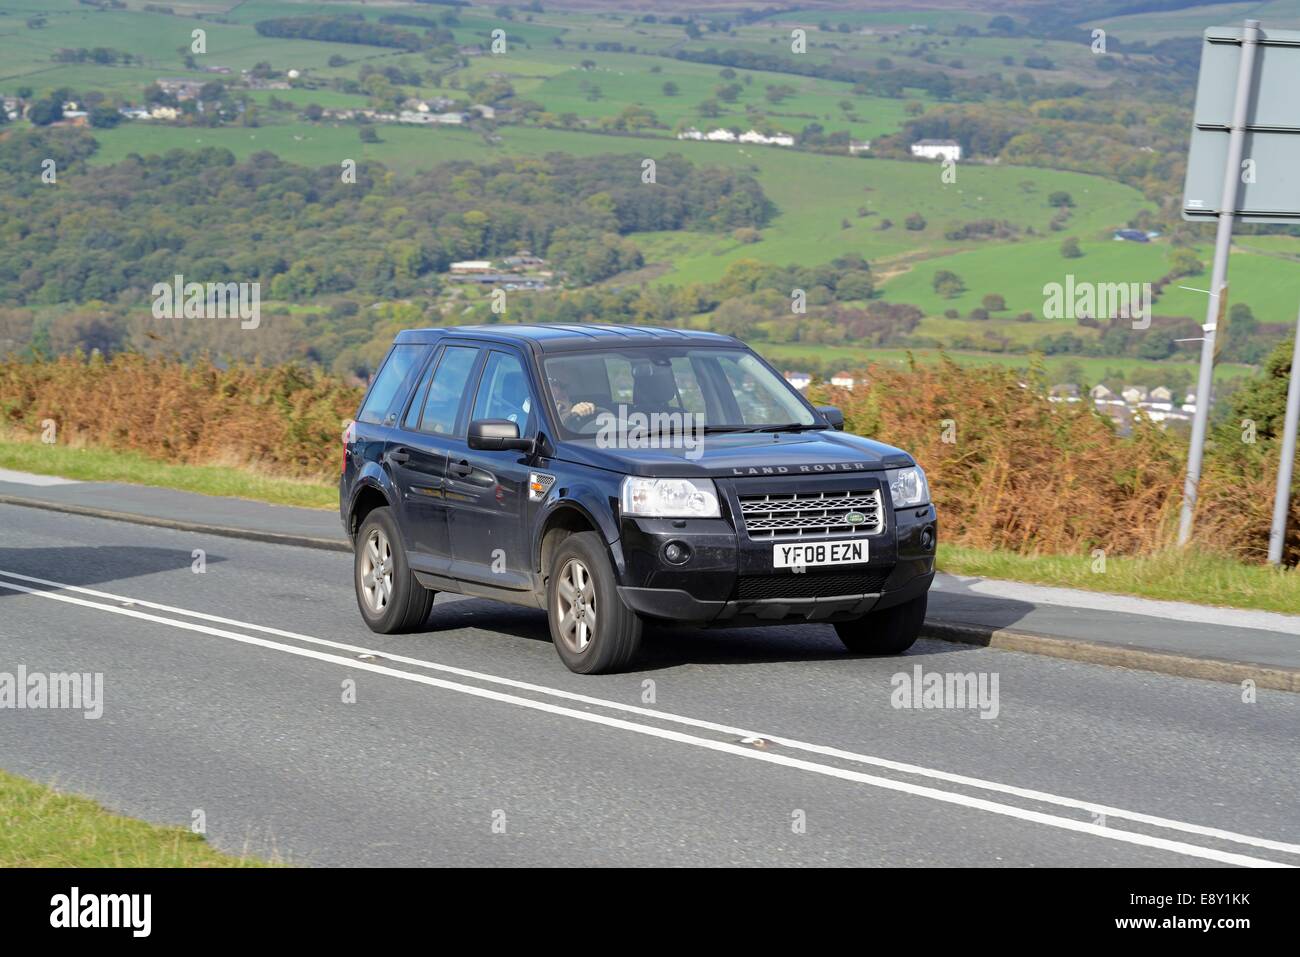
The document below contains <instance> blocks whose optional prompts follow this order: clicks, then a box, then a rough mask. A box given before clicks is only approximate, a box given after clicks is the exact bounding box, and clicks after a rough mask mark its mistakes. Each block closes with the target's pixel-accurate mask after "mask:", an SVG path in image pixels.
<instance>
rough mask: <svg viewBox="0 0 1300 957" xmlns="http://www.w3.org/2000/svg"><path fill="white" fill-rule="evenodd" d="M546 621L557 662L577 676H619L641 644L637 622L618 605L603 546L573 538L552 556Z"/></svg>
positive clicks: (593, 537)
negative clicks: (613, 674) (617, 673)
mask: <svg viewBox="0 0 1300 957" xmlns="http://www.w3.org/2000/svg"><path fill="white" fill-rule="evenodd" d="M546 617H547V620H548V621H549V623H550V626H551V640H552V641H553V642H554V643H555V650H556V652H558V653H559V656H560V660H561V661H563V662H564V664H565V666H566V667H568V669H569V670H570V671H574V672H577V673H578V674H581V675H599V674H609V673H610V672H615V671H622V670H623V669H624V668H626V667H627V665H628V663H629V662H630V661H631V660H632V659H633V658H634V657H635V656H636V653H637V649H638V648H639V647H640V644H641V629H642V623H641V617H640V616H639V615H637V614H636V612H634V611H632V610H631V609H630V608H628V607H627V605H625V604H623V599H622V598H620V597H619V594H618V589H617V587H615V582H614V567H613V565H612V564H611V563H610V560H609V555H608V553H607V552H606V551H605V543H604V542H603V541H601V539H600V536H599V535H597V534H596V533H595V532H578V533H576V534H573V535H570V536H569V537H568V538H566V539H564V541H562V542H561V543H560V545H559V547H558V548H557V549H556V550H555V556H554V558H553V559H552V561H551V568H550V571H549V574H548V576H547V581H546Z"/></svg>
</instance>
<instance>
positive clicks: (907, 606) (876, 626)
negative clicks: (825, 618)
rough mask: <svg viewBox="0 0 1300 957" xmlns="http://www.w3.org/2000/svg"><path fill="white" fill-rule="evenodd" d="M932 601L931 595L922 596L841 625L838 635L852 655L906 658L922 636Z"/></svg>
mask: <svg viewBox="0 0 1300 957" xmlns="http://www.w3.org/2000/svg"><path fill="white" fill-rule="evenodd" d="M928 598H929V595H928V594H925V595H921V596H919V597H917V598H913V599H912V600H911V601H906V602H903V604H901V605H895V606H894V607H893V608H886V609H884V610H882V611H872V612H867V614H865V615H863V616H862V617H861V618H858V619H855V620H854V621H843V622H840V623H839V624H837V625H836V626H835V633H836V634H837V635H839V636H840V641H842V642H843V643H844V647H845V648H847V649H849V651H856V652H858V653H859V654H864V655H899V654H902V653H903V652H904V651H906V650H907V649H908V648H911V647H912V643H913V642H915V641H916V639H917V637H918V636H919V635H920V634H921V626H922V625H923V624H925V606H926V600H927V599H928Z"/></svg>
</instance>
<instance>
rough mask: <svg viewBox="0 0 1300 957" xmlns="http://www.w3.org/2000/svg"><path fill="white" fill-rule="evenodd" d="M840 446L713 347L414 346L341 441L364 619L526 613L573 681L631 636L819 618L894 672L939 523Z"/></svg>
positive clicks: (883, 468) (702, 338) (771, 381)
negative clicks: (467, 602)
mask: <svg viewBox="0 0 1300 957" xmlns="http://www.w3.org/2000/svg"><path fill="white" fill-rule="evenodd" d="M843 426H844V418H843V415H842V414H841V413H840V411H839V410H838V409H835V408H832V407H829V406H825V407H814V406H812V405H810V404H809V403H808V402H807V400H806V399H804V397H803V396H802V395H800V394H799V393H798V392H797V391H796V390H795V389H794V388H792V387H791V386H790V385H789V384H788V383H787V382H786V381H785V380H784V379H783V378H782V377H781V376H780V375H779V374H778V373H777V372H776V371H775V370H773V369H772V367H771V366H770V365H768V364H767V363H766V362H764V361H763V359H761V358H759V356H757V355H756V354H755V353H754V352H753V351H751V350H750V349H749V348H748V347H746V346H745V345H744V344H743V343H741V342H739V341H737V340H736V339H733V338H731V337H729V336H722V335H717V334H713V333H704V332H692V331H689V330H678V329H652V328H642V327H631V326H599V325H545V326H523V325H500V326H469V327H461V328H455V329H412V330H407V331H405V332H402V333H400V334H399V335H398V336H397V339H396V341H395V342H394V343H393V347H392V349H391V350H390V351H389V353H388V356H387V358H386V359H385V360H384V364H383V366H382V367H381V368H380V370H379V373H378V375H376V376H375V379H374V382H373V383H372V384H371V386H370V390H369V392H368V393H367V395H366V398H365V401H364V402H362V404H361V410H360V411H359V412H358V413H357V418H356V421H355V422H354V423H352V424H351V425H349V427H348V429H347V432H346V433H345V436H344V443H345V450H344V456H343V475H342V478H341V480H340V482H339V507H340V511H341V513H342V518H343V524H344V526H345V527H346V529H347V533H348V535H349V537H350V538H351V540H352V542H353V546H354V547H353V550H354V553H355V572H354V578H355V582H356V590H357V604H358V606H359V607H360V609H361V615H362V617H363V618H364V619H365V622H366V624H367V625H369V626H370V628H371V629H373V630H374V631H377V632H382V633H385V634H388V633H392V632H398V631H409V630H413V629H418V628H419V627H420V626H421V625H423V624H424V621H425V619H426V618H427V616H428V614H429V607H430V605H431V604H432V602H433V596H434V592H435V591H447V592H455V593H458V594H462V595H474V596H479V597H485V598H493V599H497V600H500V601H506V602H512V603H514V604H520V605H527V606H529V607H536V608H540V609H543V610H545V611H546V612H547V615H548V616H549V619H550V627H551V636H552V638H553V639H554V642H555V648H556V650H557V651H558V652H559V654H560V657H561V658H562V659H563V660H564V663H565V664H566V665H567V666H568V667H569V668H571V669H572V670H573V671H577V672H581V673H586V674H592V673H599V672H608V671H615V670H618V669H621V668H624V667H626V666H627V664H628V662H629V661H630V660H631V659H632V657H633V656H634V654H635V653H636V650H637V646H638V643H639V642H640V638H641V630H642V623H643V621H644V620H645V619H656V620H659V621H670V622H680V623H686V624H692V625H764V624H789V623H797V622H824V623H827V624H831V625H834V626H835V630H836V632H837V633H838V634H839V636H840V639H841V640H842V641H843V642H844V644H845V645H846V646H847V647H848V648H849V649H851V650H853V651H862V652H870V653H877V654H896V653H898V652H901V651H903V650H905V649H906V648H908V647H909V646H910V645H911V644H912V642H913V641H915V640H916V636H917V634H918V632H919V631H920V628H921V625H922V622H923V621H924V619H925V605H926V594H927V592H928V590H929V588H930V583H931V581H932V580H933V578H934V550H935V538H936V516H935V510H934V506H933V505H932V504H931V503H930V490H929V488H928V486H927V485H926V480H925V473H924V472H923V471H922V470H921V469H920V468H919V467H918V466H917V464H916V462H915V461H913V459H912V457H911V456H910V455H908V454H907V453H906V452H903V451H900V450H899V449H896V448H892V447H890V446H888V445H882V444H881V443H879V442H874V441H872V440H870V439H864V438H859V437H858V436H855V435H848V434H846V433H844V432H843V431H842V429H843Z"/></svg>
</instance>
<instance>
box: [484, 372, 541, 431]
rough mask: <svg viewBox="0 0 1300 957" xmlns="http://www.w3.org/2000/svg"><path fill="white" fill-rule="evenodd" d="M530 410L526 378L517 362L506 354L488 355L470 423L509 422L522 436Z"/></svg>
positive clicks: (531, 404)
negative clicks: (474, 421)
mask: <svg viewBox="0 0 1300 957" xmlns="http://www.w3.org/2000/svg"><path fill="white" fill-rule="evenodd" d="M532 410H533V400H532V396H531V394H530V392H529V389H528V377H527V376H526V375H525V374H524V367H523V364H522V363H521V362H520V361H519V358H518V357H517V356H514V355H511V354H510V353H507V352H493V353H491V354H489V355H488V360H487V363H486V365H484V367H483V378H482V379H480V380H479V385H478V395H477V396H476V397H475V399H474V414H473V415H471V416H470V419H471V420H474V419H509V420H510V421H511V422H514V423H515V424H517V425H518V426H519V432H520V434H521V435H522V434H524V433H525V432H527V431H528V419H529V413H531V412H532Z"/></svg>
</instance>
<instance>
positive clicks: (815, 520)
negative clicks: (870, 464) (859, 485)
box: [740, 488, 885, 542]
mask: <svg viewBox="0 0 1300 957" xmlns="http://www.w3.org/2000/svg"><path fill="white" fill-rule="evenodd" d="M854 512H857V513H859V514H861V515H862V516H863V518H864V519H865V521H863V522H859V523H857V524H850V523H849V522H848V521H846V519H847V517H848V516H849V515H850V514H852V513H854ZM740 514H741V519H742V520H743V521H744V523H745V531H746V532H747V533H748V534H749V537H750V539H752V540H753V541H758V542H767V541H771V542H783V541H804V540H807V539H818V538H830V537H837V538H846V537H847V538H854V537H860V536H863V535H874V534H876V533H877V532H879V531H882V530H883V529H884V527H885V510H884V509H883V508H882V507H881V499H880V489H878V488H876V489H869V490H865V491H861V492H774V493H771V494H766V495H741V496H740Z"/></svg>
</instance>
